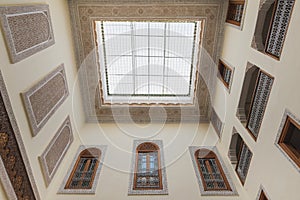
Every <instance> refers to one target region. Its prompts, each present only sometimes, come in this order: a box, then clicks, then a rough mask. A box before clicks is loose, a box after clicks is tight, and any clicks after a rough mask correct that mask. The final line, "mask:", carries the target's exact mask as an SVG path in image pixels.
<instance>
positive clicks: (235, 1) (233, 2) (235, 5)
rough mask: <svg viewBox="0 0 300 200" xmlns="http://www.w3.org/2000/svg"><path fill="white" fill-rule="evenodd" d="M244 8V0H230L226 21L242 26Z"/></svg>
mask: <svg viewBox="0 0 300 200" xmlns="http://www.w3.org/2000/svg"><path fill="white" fill-rule="evenodd" d="M244 9H245V1H244V0H230V1H229V5H228V11H227V17H226V22H228V23H230V24H234V25H236V26H241V23H242V18H243V12H244Z"/></svg>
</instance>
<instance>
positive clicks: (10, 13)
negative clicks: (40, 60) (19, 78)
mask: <svg viewBox="0 0 300 200" xmlns="http://www.w3.org/2000/svg"><path fill="white" fill-rule="evenodd" d="M32 14H41V19H40V21H43V22H45V21H46V22H45V23H46V24H47V25H48V26H47V27H43V24H40V25H38V24H37V23H33V25H34V26H36V27H35V28H36V29H37V27H38V28H39V29H43V28H44V29H47V32H48V38H47V39H45V38H44V40H43V41H36V42H35V43H37V42H40V43H37V44H35V43H33V44H32V45H31V46H30V47H28V48H27V49H24V50H22V51H20V52H17V49H16V46H15V42H19V41H15V40H16V39H17V38H16V37H17V36H18V34H15V35H14V33H13V31H12V29H11V28H12V27H11V26H10V24H9V21H8V18H9V17H20V16H26V17H28V16H30V15H32ZM43 18H45V19H43ZM0 20H1V22H2V23H1V24H2V29H3V33H4V36H5V40H6V44H7V49H8V53H9V57H10V60H11V62H12V63H16V62H19V61H21V60H23V59H25V58H27V57H29V56H31V55H33V54H35V53H37V52H39V51H42V50H43V49H46V48H47V47H49V46H51V45H53V44H54V43H55V41H54V35H53V30H52V23H51V17H50V11H49V5H38V4H37V5H22V6H1V7H0ZM32 31H34V28H30V29H28V31H27V32H24V33H23V34H32ZM44 32H46V30H45V31H43V33H44ZM36 34H42V33H36ZM37 36H40V35H37ZM40 37H41V36H40ZM37 38H38V39H40V38H39V37H37ZM19 39H22V38H19ZM38 39H37V40H38ZM33 41H34V40H33Z"/></svg>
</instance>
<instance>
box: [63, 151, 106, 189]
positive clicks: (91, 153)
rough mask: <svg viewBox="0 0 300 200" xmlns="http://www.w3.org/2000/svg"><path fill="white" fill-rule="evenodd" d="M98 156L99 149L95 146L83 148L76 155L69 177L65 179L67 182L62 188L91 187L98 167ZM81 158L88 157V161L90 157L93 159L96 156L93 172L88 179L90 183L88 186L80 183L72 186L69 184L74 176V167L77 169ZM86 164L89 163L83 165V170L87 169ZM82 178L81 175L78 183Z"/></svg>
mask: <svg viewBox="0 0 300 200" xmlns="http://www.w3.org/2000/svg"><path fill="white" fill-rule="evenodd" d="M100 157H101V151H100V150H99V149H96V148H89V149H85V150H83V151H82V152H81V153H80V154H79V156H78V158H77V160H76V163H75V165H74V167H73V170H72V172H71V174H70V176H69V178H68V180H67V182H66V185H65V187H64V189H70V190H78V189H81V190H85V189H92V186H93V183H94V179H95V175H96V172H97V169H98V167H99V160H100ZM82 158H89V159H90V160H89V161H91V159H93V158H96V159H97V161H96V165H95V167H94V170H93V174H92V176H91V179H90V184H89V186H88V187H80V184H78V185H79V186H78V187H72V186H71V183H72V180H73V178H74V176H75V173H76V169H77V167H78V165H79V163H80V160H81V159H82ZM88 166H89V163H88V164H87V165H86V166H85V168H84V172H86V171H87V168H88ZM83 178H84V177H81V179H80V182H79V183H82V181H83Z"/></svg>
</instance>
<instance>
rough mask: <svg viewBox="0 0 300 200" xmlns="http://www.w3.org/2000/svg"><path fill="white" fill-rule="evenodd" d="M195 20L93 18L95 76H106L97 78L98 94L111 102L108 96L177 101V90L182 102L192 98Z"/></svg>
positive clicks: (195, 44)
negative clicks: (96, 48)
mask: <svg viewBox="0 0 300 200" xmlns="http://www.w3.org/2000/svg"><path fill="white" fill-rule="evenodd" d="M195 25H196V26H195ZM200 25H201V22H200V21H198V22H121V21H120V22H114V21H104V22H96V26H97V29H96V30H97V36H98V38H97V41H98V44H99V47H100V46H101V45H102V49H99V59H100V63H101V66H100V67H102V69H101V70H100V72H101V78H102V79H106V80H107V81H102V83H103V84H102V87H104V88H105V89H103V91H104V95H103V96H104V97H103V98H104V100H106V99H107V100H108V99H109V100H108V101H110V103H113V102H114V101H115V100H116V98H110V96H111V97H112V96H113V97H117V101H118V102H125V103H126V102H128V101H130V102H132V101H133V102H137V103H140V102H144V101H147V103H148V101H149V100H150V101H151V102H153V103H156V101H155V100H158V101H163V102H165V101H167V102H169V101H172V99H173V100H174V101H175V102H176V103H178V98H180V96H182V97H184V99H185V102H186V100H187V98H186V97H190V98H188V99H189V100H188V101H192V100H193V95H194V94H193V92H194V81H192V80H195V72H196V70H195V69H194V68H195V67H196V66H195V64H196V63H197V59H198V49H199V48H198V46H199V40H200V28H201V26H200ZM195 33H197V34H196V35H195ZM103 41H104V42H103ZM192 58H193V60H192ZM103 61H106V62H103ZM191 72H193V73H191ZM164 98H165V99H164ZM122 99H123V100H122Z"/></svg>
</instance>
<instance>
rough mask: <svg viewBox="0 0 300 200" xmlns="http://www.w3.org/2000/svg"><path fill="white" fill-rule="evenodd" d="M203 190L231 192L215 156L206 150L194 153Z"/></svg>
mask: <svg viewBox="0 0 300 200" xmlns="http://www.w3.org/2000/svg"><path fill="white" fill-rule="evenodd" d="M195 159H196V160H197V164H198V169H199V171H200V175H201V179H202V182H203V186H204V190H231V188H230V185H229V183H228V181H227V178H226V176H225V174H224V172H223V169H222V167H221V165H220V162H219V160H218V158H217V156H216V154H215V153H214V152H212V151H210V150H208V149H199V150H197V151H196V152H195Z"/></svg>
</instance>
